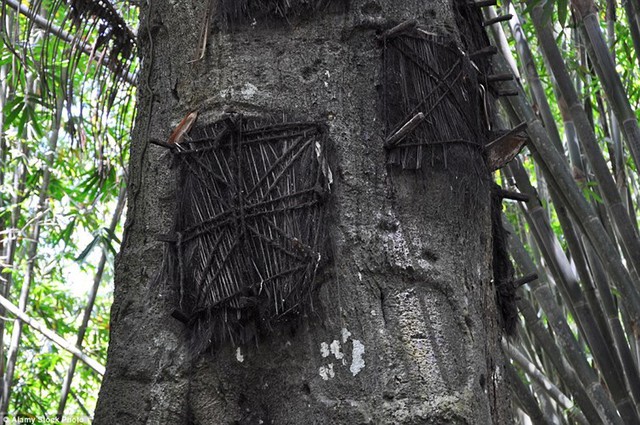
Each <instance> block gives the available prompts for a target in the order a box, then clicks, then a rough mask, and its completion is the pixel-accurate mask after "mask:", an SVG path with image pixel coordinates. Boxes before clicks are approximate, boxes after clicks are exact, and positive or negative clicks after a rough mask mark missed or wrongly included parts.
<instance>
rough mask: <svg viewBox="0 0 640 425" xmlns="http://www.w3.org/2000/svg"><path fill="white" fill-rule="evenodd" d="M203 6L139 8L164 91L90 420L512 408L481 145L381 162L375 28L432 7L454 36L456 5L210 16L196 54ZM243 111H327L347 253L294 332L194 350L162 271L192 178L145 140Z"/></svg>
mask: <svg viewBox="0 0 640 425" xmlns="http://www.w3.org/2000/svg"><path fill="white" fill-rule="evenodd" d="M206 3H208V2H201V1H188V0H182V1H175V0H157V1H153V2H152V4H153V6H152V10H151V11H149V10H148V9H147V10H144V11H143V15H144V16H145V17H146V18H144V19H143V22H142V25H141V29H140V31H139V34H140V36H139V37H140V41H141V47H142V50H144V51H146V52H147V55H146V59H145V61H144V67H146V68H144V69H143V70H142V75H143V76H144V75H147V73H148V72H149V71H150V73H149V79H148V81H149V83H150V89H151V91H152V92H153V95H150V92H149V91H148V90H146V89H145V87H144V86H145V85H146V82H145V81H143V82H142V84H141V89H140V114H139V117H138V125H137V128H136V131H135V134H134V141H133V150H132V162H131V179H132V185H133V189H132V193H131V194H130V201H129V202H130V204H129V205H130V210H129V212H128V219H127V220H128V221H127V230H126V236H125V242H124V244H123V249H122V252H121V255H120V257H119V258H118V262H117V273H116V289H115V300H114V304H113V308H112V327H111V329H112V335H111V343H110V347H109V358H108V364H107V374H106V376H105V379H104V383H103V386H102V389H101V393H100V398H99V402H98V407H97V410H96V416H95V422H94V423H96V424H125V423H140V424H143V423H148V424H226V423H238V424H253V423H255V424H259V423H274V424H313V423H317V424H329V423H335V424H358V423H381V424H383V423H389V424H399V423H402V424H412V423H426V424H443V423H460V424H479V423H482V424H489V423H508V422H509V420H508V417H507V416H506V413H508V403H506V402H505V399H504V398H503V396H504V394H503V390H502V388H503V387H502V385H503V383H502V372H501V370H502V369H501V367H500V364H501V362H502V360H501V357H500V355H499V354H498V353H499V351H498V348H497V342H498V335H499V332H498V330H497V314H498V313H497V312H496V308H495V289H494V287H493V285H492V283H491V256H492V249H491V230H490V225H491V220H490V184H489V174H488V172H486V173H485V174H483V175H477V170H478V169H479V168H480V169H483V167H478V164H483V161H484V160H483V158H482V156H481V154H480V153H479V152H477V151H474V150H471V149H466V148H462V147H457V148H456V147H453V148H450V150H449V151H448V154H447V156H448V160H447V166H446V168H445V167H444V166H443V165H442V164H440V165H438V164H436V165H435V166H433V167H432V166H425V167H423V168H422V170H418V171H415V170H404V171H403V170H401V169H397V168H389V167H387V166H386V165H385V164H386V154H385V151H384V149H383V138H384V135H383V133H382V132H383V129H382V124H381V119H380V104H379V103H380V102H379V84H380V77H381V76H380V71H381V48H380V44H379V42H378V41H377V40H376V37H375V36H376V30H379V29H387V28H389V27H391V26H392V25H393V24H397V23H399V22H402V21H404V20H407V19H417V20H418V21H419V22H420V25H421V26H423V27H424V28H427V29H429V30H431V31H433V32H440V33H452V32H453V33H454V36H455V33H456V31H457V30H456V23H455V19H454V18H453V16H452V8H451V4H449V3H448V2H446V1H434V2H431V3H427V4H425V2H423V1H418V0H413V1H411V0H407V1H393V0H385V1H383V0H380V1H364V0H353V1H352V2H351V5H350V7H349V10H348V12H346V13H337V12H336V13H331V12H330V11H331V8H328V9H326V10H319V11H316V12H314V13H313V14H307V15H306V16H297V17H295V16H290V17H289V18H288V22H287V21H285V20H282V19H281V20H274V19H262V20H256V21H254V22H253V23H252V22H249V23H247V24H246V25H237V26H236V27H234V29H233V31H229V30H227V29H222V30H215V26H214V25H212V33H211V35H210V37H209V43H208V47H207V51H206V55H205V57H204V59H203V60H201V61H198V62H195V63H191V64H189V63H188V62H189V61H190V60H191V59H193V57H194V56H197V50H198V44H199V35H200V22H201V21H202V18H203V16H205V14H206ZM149 34H150V35H151V36H152V37H153V43H152V44H151V43H149V40H148V37H147V35H149ZM150 49H153V50H152V51H150ZM150 58H152V60H149V59H150ZM149 67H150V68H149ZM150 103H151V104H150ZM228 108H232V109H234V110H235V111H238V112H243V113H246V114H264V115H269V114H274V113H275V114H278V113H280V111H282V110H287V111H295V112H296V113H297V114H298V115H299V116H304V117H307V118H308V119H309V120H320V121H324V122H325V123H326V124H327V126H328V128H329V132H330V138H331V140H332V143H333V146H334V148H335V158H336V165H335V169H334V170H333V171H334V177H335V182H334V185H333V201H332V211H331V216H332V222H331V223H330V225H331V239H332V243H331V245H332V251H333V262H332V264H331V266H330V267H329V268H327V269H325V270H323V271H322V272H321V273H320V274H319V277H318V278H319V279H322V288H321V290H320V293H319V294H318V297H317V298H318V300H317V302H316V304H315V313H314V314H312V315H310V317H305V318H303V320H302V325H301V326H299V327H298V328H297V329H295V330H294V331H291V329H289V330H286V331H285V330H282V331H280V332H276V333H274V334H271V335H270V336H268V337H267V338H265V339H264V340H263V341H262V342H261V343H260V344H259V345H258V346H255V345H252V346H248V347H231V346H226V347H222V348H221V349H219V350H217V351H215V352H214V353H213V354H207V355H204V356H202V357H200V358H197V359H195V360H192V359H190V356H189V354H188V352H187V343H186V341H187V335H186V331H185V329H184V326H183V325H182V324H181V323H180V322H178V321H176V320H174V319H172V318H171V316H170V314H171V312H172V310H173V309H174V308H175V300H173V299H172V297H174V296H175V293H174V292H173V291H172V289H171V288H169V287H166V286H163V285H158V284H157V283H154V281H155V280H154V276H155V275H156V274H157V273H158V272H159V270H160V266H161V259H162V255H163V254H162V253H163V249H162V243H160V242H157V241H156V240H155V236H156V235H157V234H159V233H164V232H166V231H167V230H168V229H169V227H170V222H171V217H172V213H173V209H174V205H173V199H174V198H173V192H174V191H175V190H179V188H176V187H175V184H174V181H175V177H174V170H172V169H170V168H169V160H168V157H167V156H166V155H165V154H164V150H163V149H161V148H158V147H156V146H154V145H148V146H146V147H145V144H146V142H147V140H148V139H149V138H156V139H160V140H166V138H167V137H168V136H169V134H170V133H171V130H172V128H173V126H175V124H176V123H177V122H178V121H179V120H180V119H181V118H182V117H183V116H184V115H186V113H187V112H188V111H190V110H193V109H199V110H200V111H201V116H200V118H199V120H200V121H201V122H207V121H212V120H215V119H218V118H219V116H220V114H221V113H222V112H223V111H224V110H225V109H228ZM147 120H149V121H147ZM147 122H149V123H150V125H149V130H147ZM137 187H139V188H140V189H139V193H138V194H137V195H136V191H137Z"/></svg>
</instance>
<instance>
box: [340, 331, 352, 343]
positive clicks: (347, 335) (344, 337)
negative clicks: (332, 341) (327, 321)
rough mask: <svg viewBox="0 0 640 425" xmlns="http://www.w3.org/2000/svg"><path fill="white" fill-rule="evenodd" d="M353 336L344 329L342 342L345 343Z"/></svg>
mask: <svg viewBox="0 0 640 425" xmlns="http://www.w3.org/2000/svg"><path fill="white" fill-rule="evenodd" d="M350 336H351V332H349V330H348V329H347V328H342V342H343V343H345V342H347V340H348V339H349V337H350Z"/></svg>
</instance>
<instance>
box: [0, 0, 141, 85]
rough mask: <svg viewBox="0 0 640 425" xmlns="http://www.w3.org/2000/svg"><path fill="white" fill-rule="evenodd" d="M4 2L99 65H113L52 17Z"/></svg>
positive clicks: (133, 79) (131, 78)
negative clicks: (54, 21) (56, 22)
mask: <svg viewBox="0 0 640 425" xmlns="http://www.w3.org/2000/svg"><path fill="white" fill-rule="evenodd" d="M3 3H5V4H6V5H7V6H9V7H11V8H12V9H14V10H15V11H17V12H19V13H20V14H22V15H24V16H25V17H26V18H28V19H29V21H30V22H33V23H34V24H35V25H36V26H37V27H38V28H42V29H43V30H44V31H46V32H48V33H50V34H53V35H54V36H56V37H57V38H59V39H60V40H62V41H64V42H65V43H67V44H70V45H72V46H75V47H76V48H78V49H80V51H82V52H83V53H84V54H86V55H87V56H89V58H91V59H93V60H95V61H96V62H97V63H98V64H99V65H103V66H107V67H109V65H111V61H110V59H109V58H108V57H103V56H102V55H96V54H95V52H94V51H93V48H92V47H91V45H89V44H87V43H84V42H78V40H77V37H76V36H75V35H72V34H70V33H68V32H66V31H65V30H64V29H62V28H60V27H58V26H56V25H54V24H53V23H52V22H51V21H50V19H48V18H46V17H44V16H40V15H38V14H37V13H34V12H33V11H32V10H30V9H29V7H28V6H25V5H23V4H22V3H20V2H19V1H17V0H3ZM121 74H122V78H123V79H124V80H125V81H126V82H127V83H129V84H131V85H132V86H135V85H136V84H137V81H138V76H137V75H135V74H131V73H129V72H126V71H123V72H121Z"/></svg>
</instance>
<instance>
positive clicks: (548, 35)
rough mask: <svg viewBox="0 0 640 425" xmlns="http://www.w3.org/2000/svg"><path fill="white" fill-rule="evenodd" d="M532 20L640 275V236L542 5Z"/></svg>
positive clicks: (614, 219)
mask: <svg viewBox="0 0 640 425" xmlns="http://www.w3.org/2000/svg"><path fill="white" fill-rule="evenodd" d="M531 17H532V22H533V24H534V27H535V29H536V32H537V34H538V39H539V41H540V45H541V47H542V51H543V53H544V55H545V57H546V58H547V63H548V64H549V66H550V68H551V70H552V71H553V75H554V76H555V79H556V82H557V85H558V88H559V90H560V92H562V94H563V97H564V98H565V99H566V101H567V105H568V108H569V113H570V114H571V117H572V119H573V122H574V123H575V125H576V130H577V133H578V138H579V140H580V143H581V144H582V147H583V152H584V153H585V155H586V156H587V158H588V160H589V163H590V164H591V168H592V170H593V172H594V174H595V176H596V179H597V181H598V183H599V185H600V187H601V190H602V194H603V196H604V200H605V202H606V203H607V206H608V209H609V211H610V215H611V218H612V222H613V223H614V225H615V227H616V229H617V233H618V235H619V236H620V238H621V241H622V242H623V243H622V248H623V252H624V254H625V258H626V259H627V261H628V262H629V264H630V265H631V266H632V269H633V270H634V271H635V273H636V275H639V274H640V240H638V237H637V234H636V232H635V228H634V226H633V225H632V224H631V218H630V217H629V214H628V212H627V210H626V208H625V206H624V204H623V202H622V199H621V198H620V193H619V192H618V189H617V187H616V184H615V181H614V180H613V177H612V175H611V173H610V172H609V169H608V167H607V164H606V161H605V160H604V157H603V155H602V151H601V150H600V147H599V146H598V142H597V140H596V136H595V133H594V132H593V128H592V126H591V124H590V122H589V120H588V118H587V116H586V114H585V112H584V109H583V108H582V105H580V102H579V99H578V95H577V93H576V91H575V89H574V88H573V84H572V83H571V78H570V77H569V74H568V72H567V70H566V67H565V65H564V59H563V58H562V55H561V53H560V51H559V50H558V47H557V45H556V41H555V38H554V36H553V32H552V31H551V28H550V27H549V23H548V22H546V21H545V20H544V18H543V16H542V9H541V8H540V7H539V6H536V7H534V8H533V10H532V11H531Z"/></svg>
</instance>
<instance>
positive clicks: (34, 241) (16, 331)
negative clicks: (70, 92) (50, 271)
mask: <svg viewBox="0 0 640 425" xmlns="http://www.w3.org/2000/svg"><path fill="white" fill-rule="evenodd" d="M62 108H63V98H62V96H59V97H58V100H57V101H56V112H55V118H54V122H53V129H52V130H51V134H50V136H49V149H48V152H47V154H46V159H45V164H46V165H45V167H44V170H43V173H42V185H41V187H40V196H39V199H38V209H37V211H36V214H38V213H39V212H41V211H43V210H45V209H46V206H47V202H48V199H49V183H50V181H51V169H52V167H53V161H54V155H55V152H56V150H57V145H58V137H59V134H60V126H61V122H62ZM40 230H41V220H34V223H33V229H32V233H31V236H30V238H31V242H29V243H28V246H27V270H26V273H25V277H24V280H23V282H22V288H21V290H20V299H19V304H18V307H19V308H20V310H21V311H23V312H25V311H26V309H27V304H28V301H29V292H30V289H31V284H32V283H33V278H34V272H35V261H36V255H37V253H38V242H39V238H40ZM21 335H22V321H21V320H20V319H17V320H16V321H15V322H14V323H13V330H12V333H11V343H10V345H9V351H8V352H7V367H6V370H5V374H4V381H3V386H2V403H1V404H0V416H1V417H2V418H3V419H4V418H5V417H7V409H8V407H9V397H10V395H11V385H12V383H13V375H14V371H15V366H16V360H17V357H18V350H19V346H20V337H21Z"/></svg>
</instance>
